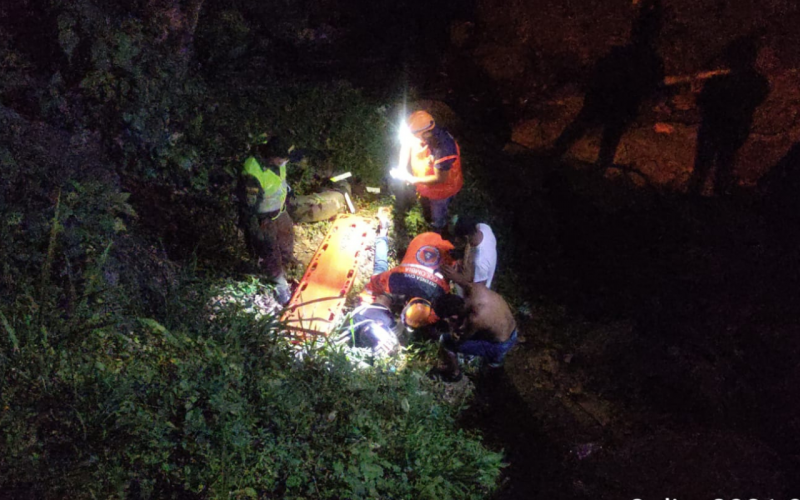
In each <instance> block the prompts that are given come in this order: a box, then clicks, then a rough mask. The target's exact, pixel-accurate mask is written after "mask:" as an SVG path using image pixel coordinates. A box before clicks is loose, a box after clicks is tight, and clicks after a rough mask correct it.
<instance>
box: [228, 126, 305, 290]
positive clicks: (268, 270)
mask: <svg viewBox="0 0 800 500" xmlns="http://www.w3.org/2000/svg"><path fill="white" fill-rule="evenodd" d="M270 142H273V141H270ZM254 153H255V154H254V155H253V156H250V157H249V158H247V160H245V162H244V165H243V167H242V171H241V176H240V182H239V199H240V217H239V222H240V225H241V226H242V229H243V230H244V234H245V240H246V242H247V247H248V249H249V250H250V252H251V253H252V254H253V255H255V256H256V258H257V259H258V266H259V268H260V269H261V271H262V272H263V273H264V274H265V275H266V276H267V277H268V278H269V279H270V280H271V281H272V282H273V283H275V290H276V294H277V300H278V302H280V303H281V304H282V305H285V304H286V303H287V302H289V299H290V298H291V288H290V287H289V283H288V282H287V281H286V275H285V272H284V264H286V263H288V262H292V261H293V260H294V257H293V255H292V253H293V249H294V231H293V224H292V219H291V217H290V216H289V213H288V212H287V210H286V197H287V195H288V193H289V185H288V184H287V182H286V164H287V163H288V161H289V160H288V159H287V158H283V157H281V156H278V155H277V154H276V150H275V147H274V145H271V144H269V143H267V144H261V145H259V146H256V148H255V152H254Z"/></svg>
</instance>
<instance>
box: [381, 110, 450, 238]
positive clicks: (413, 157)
mask: <svg viewBox="0 0 800 500" xmlns="http://www.w3.org/2000/svg"><path fill="white" fill-rule="evenodd" d="M406 126H407V130H405V131H404V132H405V133H403V134H401V138H402V142H403V144H402V145H401V148H400V161H399V164H398V166H397V168H396V169H393V170H392V171H391V175H392V177H394V178H395V179H399V180H401V181H405V182H408V183H409V184H413V185H414V186H415V187H416V190H417V194H418V195H419V198H420V202H421V204H422V210H423V215H424V216H425V220H426V221H427V222H428V223H429V224H430V225H431V226H432V229H433V231H435V232H437V233H439V234H441V233H442V232H444V231H446V230H447V222H448V219H447V207H448V205H449V204H450V201H451V200H452V199H453V196H455V195H456V193H458V192H459V191H460V190H461V186H462V185H463V184H464V178H463V176H462V173H461V151H460V149H459V147H458V143H457V142H456V140H455V139H453V136H452V135H450V133H449V132H448V131H447V130H445V129H444V128H442V127H437V126H436V122H435V121H434V119H433V116H431V114H430V113H428V112H427V111H415V112H414V113H412V114H411V116H409V117H408V120H407V121H406ZM409 166H410V168H411V170H410V171H409Z"/></svg>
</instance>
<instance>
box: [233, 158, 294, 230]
mask: <svg viewBox="0 0 800 500" xmlns="http://www.w3.org/2000/svg"><path fill="white" fill-rule="evenodd" d="M279 170H280V175H278V174H276V173H275V172H273V171H272V169H267V170H263V169H262V168H261V164H259V163H258V160H256V159H255V158H254V157H252V156H251V157H250V158H248V159H247V160H245V162H244V168H242V175H250V176H253V177H255V178H256V179H257V180H258V183H259V185H260V186H261V190H262V191H263V195H262V196H261V199H260V200H259V202H258V206H257V207H256V213H259V214H266V213H270V212H275V211H278V212H279V213H278V215H280V214H282V213H283V211H284V210H285V208H286V195H287V193H288V192H289V185H288V184H287V183H286V163H284V164H283V165H281V166H280V169H279ZM278 215H276V216H275V218H277V217H278Z"/></svg>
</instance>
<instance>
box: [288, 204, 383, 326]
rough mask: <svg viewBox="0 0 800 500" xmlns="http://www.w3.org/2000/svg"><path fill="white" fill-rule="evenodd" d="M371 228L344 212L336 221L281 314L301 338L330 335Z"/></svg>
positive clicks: (339, 315) (352, 280)
mask: <svg viewBox="0 0 800 500" xmlns="http://www.w3.org/2000/svg"><path fill="white" fill-rule="evenodd" d="M370 230H371V226H370V224H369V223H368V222H367V221H366V220H364V219H363V218H362V217H358V216H356V215H350V214H342V215H339V216H338V217H337V218H336V220H335V221H334V222H333V227H331V229H330V230H329V231H328V234H327V235H326V236H325V239H324V240H322V243H321V244H320V246H319V248H318V249H317V251H316V253H315V254H314V257H313V258H312V259H311V262H310V263H309V264H308V268H307V269H306V272H305V274H304V275H303V279H302V280H301V281H300V285H299V286H298V287H297V290H295V292H294V295H292V299H291V300H290V301H289V304H287V306H286V309H285V310H284V312H283V315H282V317H281V319H282V320H283V321H284V322H286V324H287V327H288V328H289V330H290V331H292V332H293V333H295V334H296V335H297V338H298V340H306V339H307V338H308V336H309V335H313V336H317V335H325V336H327V335H329V334H330V333H331V331H332V330H333V328H334V326H336V324H337V322H338V321H339V320H340V319H341V317H342V309H343V308H344V302H345V299H346V297H347V292H349V291H350V288H351V287H352V286H353V282H354V280H355V277H356V272H357V264H358V257H359V255H361V252H362V251H363V250H364V247H365V246H366V243H367V235H368V234H369V231H370Z"/></svg>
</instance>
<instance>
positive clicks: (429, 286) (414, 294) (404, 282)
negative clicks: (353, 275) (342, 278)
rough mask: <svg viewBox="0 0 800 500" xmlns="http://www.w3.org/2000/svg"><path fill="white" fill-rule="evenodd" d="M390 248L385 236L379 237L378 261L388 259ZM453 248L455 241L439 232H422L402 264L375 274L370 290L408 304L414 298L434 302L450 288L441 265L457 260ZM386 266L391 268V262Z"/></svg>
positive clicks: (368, 290) (375, 295) (377, 243)
mask: <svg viewBox="0 0 800 500" xmlns="http://www.w3.org/2000/svg"><path fill="white" fill-rule="evenodd" d="M387 248H388V247H387V245H386V244H385V240H384V241H381V239H380V238H379V239H378V240H377V241H376V243H375V260H376V262H378V261H381V262H388V261H387V259H386V251H387ZM453 248H454V247H453V244H452V243H450V242H449V241H447V240H444V239H442V237H441V235H439V234H437V233H433V232H429V233H422V234H420V235H418V236H417V237H416V238H414V239H413V240H411V243H410V244H409V246H408V250H406V253H405V256H404V257H403V260H402V261H401V262H400V265H398V266H395V267H393V268H392V269H388V270H385V271H382V272H378V273H376V274H374V275H373V276H372V278H371V279H370V281H369V283H367V286H366V291H367V292H368V293H369V294H370V295H371V297H373V298H375V297H380V296H382V295H385V296H388V297H390V298H393V299H397V300H399V301H402V303H404V304H405V303H406V302H408V301H410V300H411V299H414V298H421V299H425V300H426V301H428V302H429V303H433V301H434V300H435V299H436V298H437V297H439V296H440V295H444V294H446V293H448V292H449V291H450V284H449V283H448V282H447V280H446V279H445V278H444V276H442V274H441V272H440V269H441V267H442V266H445V265H452V264H453V263H454V261H453V258H452V257H451V256H450V251H451V250H453ZM385 267H386V268H388V265H386V266H385ZM362 297H364V296H363V295H362Z"/></svg>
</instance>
